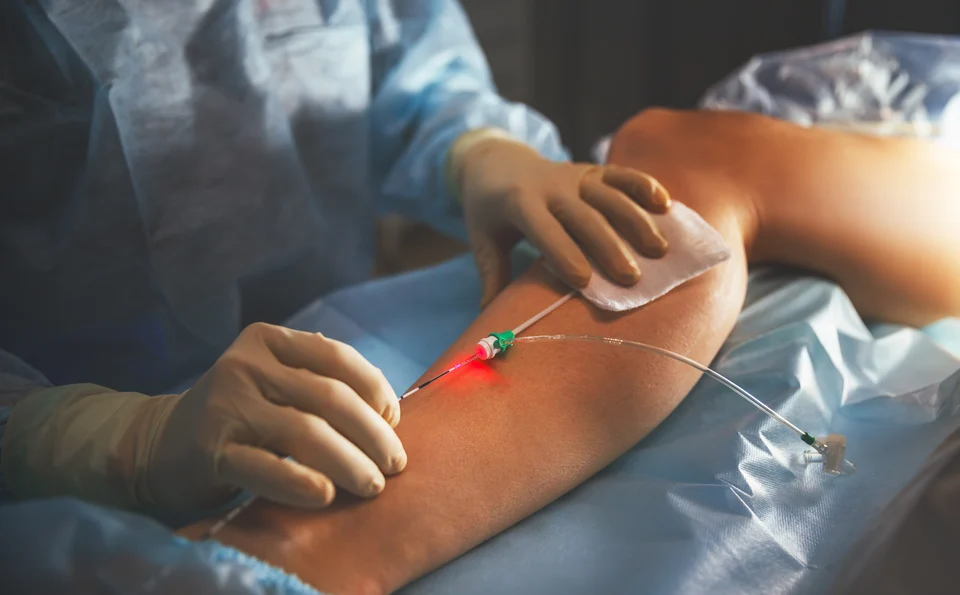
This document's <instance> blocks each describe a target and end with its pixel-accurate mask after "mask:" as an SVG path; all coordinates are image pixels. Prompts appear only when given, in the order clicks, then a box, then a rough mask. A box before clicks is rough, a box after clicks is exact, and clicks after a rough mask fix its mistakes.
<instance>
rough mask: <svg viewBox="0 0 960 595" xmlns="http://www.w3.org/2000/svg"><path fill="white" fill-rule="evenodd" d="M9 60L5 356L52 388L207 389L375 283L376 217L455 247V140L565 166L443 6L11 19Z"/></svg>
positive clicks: (7, 5) (410, 0) (0, 46)
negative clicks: (512, 147)
mask: <svg viewBox="0 0 960 595" xmlns="http://www.w3.org/2000/svg"><path fill="white" fill-rule="evenodd" d="M0 56H3V58H2V62H3V67H2V68H0V179H2V191H0V196H2V198H0V286H2V287H3V288H4V290H3V291H2V292H0V349H2V350H5V351H6V352H8V353H11V354H13V355H14V356H16V357H17V358H19V359H20V360H22V361H23V362H26V363H27V364H29V365H30V366H31V367H32V368H33V369H34V370H37V371H39V372H40V373H42V375H43V376H44V377H45V378H46V379H48V380H49V381H50V382H52V383H53V384H70V383H75V382H93V383H97V384H101V385H104V386H108V387H110V388H113V389H117V390H132V391H139V392H144V393H147V394H156V393H157V392H159V391H161V390H163V389H165V388H167V387H169V386H171V385H173V384H174V383H176V382H178V381H180V380H182V379H183V378H184V377H187V376H189V375H191V374H194V373H197V372H200V371H202V370H204V369H206V368H207V367H209V365H210V364H211V363H212V361H213V360H214V359H215V358H216V357H217V356H218V355H219V354H220V353H221V352H222V351H223V350H224V348H226V347H227V346H228V345H229V344H230V343H231V342H232V340H233V339H234V338H235V337H236V335H237V333H238V330H239V328H240V327H241V326H242V324H243V323H244V322H246V321H253V320H265V321H269V322H277V323H279V322H282V321H283V320H284V319H285V318H287V317H288V316H289V315H290V314H292V313H293V312H295V311H296V310H298V309H300V308H302V307H303V306H305V305H306V304H308V303H310V302H311V301H312V300H314V299H316V298H317V297H319V296H320V295H323V294H325V293H327V292H329V291H331V290H333V289H336V288H340V287H343V286H346V285H352V284H355V283H357V282H361V281H364V280H366V279H368V278H369V276H370V273H371V272H372V266H373V256H374V217H375V215H376V214H378V213H384V212H399V213H403V214H406V215H409V216H411V217H414V218H417V219H421V220H424V221H427V222H429V223H431V224H433V225H434V226H436V227H437V228H439V229H441V230H444V231H446V232H448V233H451V234H461V235H462V234H463V233H464V232H463V229H462V225H461V222H460V213H459V210H458V208H457V207H456V205H455V201H453V200H452V199H451V197H450V196H448V193H447V192H446V189H445V187H444V179H443V178H444V176H443V168H444V160H445V158H446V154H447V151H448V149H449V147H450V145H451V143H452V142H453V140H454V139H455V138H456V137H457V136H458V135H460V134H461V133H463V132H465V131H467V130H470V129H474V128H479V127H498V128H501V129H504V130H506V131H508V132H509V133H510V134H511V135H512V136H514V137H516V138H518V139H520V140H523V141H525V142H527V143H528V144H530V145H531V146H533V147H534V148H536V149H537V150H539V151H540V152H541V153H542V154H543V155H544V156H545V157H547V158H550V159H558V160H560V159H565V158H566V153H565V152H564V149H563V148H562V146H561V144H560V141H559V137H558V135H557V133H556V130H555V128H554V127H553V126H552V125H551V124H550V123H549V122H548V121H547V120H545V119H544V118H543V117H541V116H540V115H539V114H537V113H535V112H534V111H532V110H530V109H529V108H527V107H525V106H522V105H517V104H512V103H509V102H506V101H505V100H503V99H501V98H500V97H499V96H498V95H497V93H496V90H495V88H494V86H493V83H492V79H491V76H490V72H489V69H488V67H487V64H486V61H485V59H484V56H483V54H482V52H481V50H480V48H479V46H478V44H477V42H476V39H475V38H474V35H473V33H472V31H471V28H470V26H469V23H468V21H467V19H466V17H465V15H464V13H463V11H462V9H461V7H460V5H459V4H458V3H457V1H456V0H257V1H255V0H243V1H234V0H210V1H206V2H194V1H190V2H156V1H154V0H122V1H116V0H44V1H42V2H27V1H25V0H13V1H11V2H3V3H0ZM7 359H8V358H4V357H0V366H2V365H3V363H4V362H5V361H6V360H7ZM4 374H8V375H15V376H16V378H14V379H13V383H14V384H15V385H17V388H18V389H19V387H20V385H22V384H27V385H29V384H30V382H29V381H30V376H32V373H29V374H26V375H24V374H19V373H18V370H16V369H12V368H7V367H5V366H4V367H0V380H2V379H3V378H4ZM39 384H43V383H42V382H41V383H39ZM28 388H29V386H28ZM21 392H22V391H21ZM2 404H4V403H3V401H0V405H2Z"/></svg>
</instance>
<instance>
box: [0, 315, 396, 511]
mask: <svg viewBox="0 0 960 595" xmlns="http://www.w3.org/2000/svg"><path fill="white" fill-rule="evenodd" d="M78 387H80V388H78ZM45 393H46V394H45ZM399 421H400V406H399V402H398V401H397V396H396V394H395V393H394V391H393V390H392V389H391V387H390V385H389V384H388V383H387V380H386V378H385V377H384V376H383V374H382V373H381V372H380V371H379V370H378V369H377V368H375V367H373V365H371V364H370V363H369V362H367V361H366V360H365V359H363V357H362V356H361V355H360V354H359V353H358V352H357V351H356V350H354V349H353V348H352V347H350V346H348V345H346V344H343V343H339V342H337V341H333V340H330V339H326V338H324V337H322V336H320V335H318V334H310V333H304V332H299V331H293V330H288V329H284V328H280V327H275V326H270V325H265V324H256V325H252V326H251V327H249V328H247V329H246V330H244V331H243V333H241V335H240V337H239V338H238V339H237V340H236V341H235V342H234V344H233V345H232V346H231V347H230V348H229V349H228V350H227V351H226V352H225V353H224V354H223V356H222V357H221V358H220V359H219V360H218V361H217V362H216V364H214V365H213V367H212V368H211V369H210V370H209V371H208V372H207V373H206V374H205V375H204V376H203V377H202V378H201V379H200V381H199V382H197V384H196V386H194V387H193V388H191V389H190V390H189V391H187V392H186V393H184V394H183V395H168V396H161V397H145V396H143V395H138V394H132V393H116V392H109V391H107V390H106V389H103V388H102V387H97V386H93V385H74V386H73V387H60V388H58V389H51V390H50V391H41V392H40V393H36V394H34V395H31V396H28V397H27V398H26V399H25V400H24V401H22V402H20V403H18V404H17V405H16V407H14V409H13V412H12V415H11V418H10V420H9V422H8V426H7V433H6V436H5V440H4V448H3V468H4V472H5V475H6V479H7V481H8V483H9V484H10V486H11V489H12V490H13V492H14V494H15V495H17V496H19V497H28V496H44V495H47V496H48V495H53V494H69V495H74V496H78V497H81V498H85V499H88V500H93V501H97V502H100V503H104V504H109V505H113V506H122V507H126V508H146V509H165V510H197V509H205V508H208V507H212V506H215V505H218V504H221V503H223V502H225V501H227V500H228V499H229V498H230V497H231V495H232V494H233V493H235V492H236V490H237V488H246V489H247V490H249V491H251V492H253V493H254V494H258V495H260V496H263V497H266V498H267V499H270V500H273V501H276V502H280V503H284V504H288V505H292V506H300V507H310V508H320V507H323V506H326V505H328V504H329V503H330V502H331V501H332V499H333V497H334V493H335V487H334V486H339V487H340V488H343V489H344V490H347V491H348V492H351V493H353V494H356V495H358V496H361V497H371V496H375V495H376V494H378V493H380V491H381V490H383V488H384V474H393V473H398V472H400V471H401V470H402V469H403V468H404V466H405V465H406V461H407V459H406V453H405V452H404V450H403V446H402V445H401V444H400V440H399V438H397V435H396V434H395V433H394V431H393V429H392V427H391V426H396V424H397V423H398V422H399ZM278 455H280V456H278ZM284 455H290V456H292V457H293V458H294V459H296V460H295V461H294V460H289V459H284V458H281V457H282V456H284Z"/></svg>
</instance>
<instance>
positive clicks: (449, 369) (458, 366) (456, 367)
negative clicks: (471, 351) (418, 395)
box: [399, 355, 477, 401]
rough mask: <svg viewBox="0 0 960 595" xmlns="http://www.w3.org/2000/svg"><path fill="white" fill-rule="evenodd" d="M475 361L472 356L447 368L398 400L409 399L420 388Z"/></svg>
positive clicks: (475, 357) (474, 357)
mask: <svg viewBox="0 0 960 595" xmlns="http://www.w3.org/2000/svg"><path fill="white" fill-rule="evenodd" d="M476 359H477V356H476V355H474V356H472V357H470V358H469V359H466V360H464V361H462V362H460V363H459V364H456V365H454V366H451V367H450V368H448V369H447V370H444V371H443V372H440V373H439V374H437V375H436V376H434V377H433V378H431V379H430V380H427V381H426V382H424V383H423V384H421V385H420V386H417V387H415V388H411V389H410V390H408V391H407V392H405V393H403V394H402V395H400V398H399V400H400V401H402V400H404V399H406V398H407V397H409V396H410V395H412V394H413V393H415V392H417V391H418V390H420V389H421V388H423V387H425V386H427V385H428V384H433V383H434V382H436V381H437V380H440V379H441V378H443V377H444V376H446V375H447V374H449V373H450V372H453V371H455V370H457V369H459V368H461V367H463V366H465V365H467V364H469V363H470V362H472V361H474V360H476Z"/></svg>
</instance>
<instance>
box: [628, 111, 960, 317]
mask: <svg viewBox="0 0 960 595" xmlns="http://www.w3.org/2000/svg"><path fill="white" fill-rule="evenodd" d="M611 152H612V159H614V160H619V161H621V162H625V163H628V164H630V165H632V166H634V167H636V168H638V169H641V170H643V171H646V172H647V173H649V174H651V175H653V176H654V177H656V178H657V179H659V180H660V182H661V183H662V184H663V185H664V186H665V187H666V188H667V189H669V190H670V192H671V193H673V194H674V195H675V196H678V198H680V200H684V199H685V198H686V197H691V196H693V197H695V198H694V200H701V201H702V200H709V196H708V195H701V193H702V192H706V191H708V190H707V187H706V186H704V182H705V181H707V183H708V184H710V185H712V186H713V188H715V189H716V191H715V192H714V193H713V197H714V199H715V200H718V201H721V202H731V201H733V203H736V204H739V205H740V207H739V208H740V209H743V210H748V211H749V210H752V211H753V212H752V215H750V216H749V217H745V218H744V219H743V220H744V221H750V222H751V224H752V225H755V226H756V228H755V229H753V230H752V232H751V233H750V234H748V239H749V240H750V245H749V246H748V248H747V252H748V256H749V258H750V262H751V264H753V263H779V264H788V265H794V266H798V267H802V268H805V269H808V270H810V271H814V272H817V273H820V274H823V275H825V276H827V277H829V278H831V279H833V280H834V281H836V282H838V283H839V284H840V285H841V286H842V287H843V289H844V291H846V293H847V295H848V296H850V299H851V300H852V301H853V304H854V305H855V306H856V307H857V310H858V311H859V312H860V314H861V316H864V317H866V318H877V319H882V320H885V321H888V322H899V323H903V324H908V325H914V326H922V325H924V324H928V323H930V322H933V321H935V320H937V319H939V318H943V317H945V316H960V231H958V230H960V151H957V150H956V149H952V148H948V147H944V146H942V145H937V144H934V143H930V142H925V141H919V140H911V139H898V138H878V137H871V136H865V135H857V134H846V133H842V132H836V131H826V130H820V129H816V128H813V129H808V128H801V127H799V126H794V125H792V124H788V123H786V122H782V121H778V120H774V119H773V118H768V117H764V116H758V115H755V114H743V113H722V112H721V113H718V112H671V111H666V110H652V111H648V112H645V113H643V114H641V115H639V116H637V117H635V118H633V119H632V120H630V121H629V122H628V123H627V124H625V125H624V127H623V129H621V131H620V132H619V133H618V134H617V136H616V138H615V141H614V144H613V147H612V149H611ZM688 187H692V188H694V190H693V192H690V191H688ZM695 208H698V207H695Z"/></svg>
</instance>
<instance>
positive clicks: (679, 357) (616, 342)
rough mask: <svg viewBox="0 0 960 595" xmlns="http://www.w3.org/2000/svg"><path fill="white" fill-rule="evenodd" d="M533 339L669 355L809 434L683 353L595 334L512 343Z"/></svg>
mask: <svg viewBox="0 0 960 595" xmlns="http://www.w3.org/2000/svg"><path fill="white" fill-rule="evenodd" d="M535 341H584V342H588V343H606V344H608V345H616V346H619V347H631V348H633V349H640V350H641V351H648V352H651V353H657V354H659V355H662V356H664V357H669V358H670V359H673V360H676V361H678V362H681V363H684V364H687V365H688V366H690V367H692V368H696V369H697V370H700V371H701V372H703V373H704V374H706V375H707V376H710V377H711V378H713V379H714V380H716V381H717V382H719V383H720V384H722V385H724V386H726V387H727V388H729V389H730V390H732V391H733V392H735V393H737V394H738V395H740V396H741V397H743V398H744V399H746V400H747V401H748V402H749V403H750V404H751V405H753V406H754V407H756V408H757V409H759V410H760V411H763V412H764V413H766V414H767V415H769V416H770V417H772V418H773V419H775V420H777V421H778V422H780V423H781V424H783V425H784V426H786V427H788V428H790V429H791V430H793V431H794V432H796V433H797V435H798V436H800V438H804V437H805V436H810V434H808V433H806V432H804V431H803V430H801V429H800V428H798V427H797V426H796V425H794V424H793V423H792V422H791V421H790V420H789V419H787V418H785V417H784V416H782V415H780V414H779V413H777V412H776V411H774V410H773V409H771V408H770V407H768V406H767V404H766V403H764V402H763V401H761V400H760V399H758V398H756V397H755V396H753V395H751V394H750V393H748V392H747V391H746V390H744V389H743V388H741V387H740V386H739V385H738V384H737V383H736V382H734V381H732V380H730V379H729V378H727V377H726V376H724V375H723V374H720V373H719V372H716V371H714V370H712V369H711V368H708V367H707V366H704V365H703V364H701V363H700V362H698V361H696V360H693V359H690V358H689V357H686V356H684V355H680V354H679V353H675V352H673V351H670V350H669V349H664V348H662V347H655V346H653V345H647V344H646V343H640V342H639V341H628V340H626V339H614V338H612V337H600V336H596V335H530V336H527V337H517V338H516V339H514V343H528V342H529V343H532V342H535ZM805 441H806V440H805Z"/></svg>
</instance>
